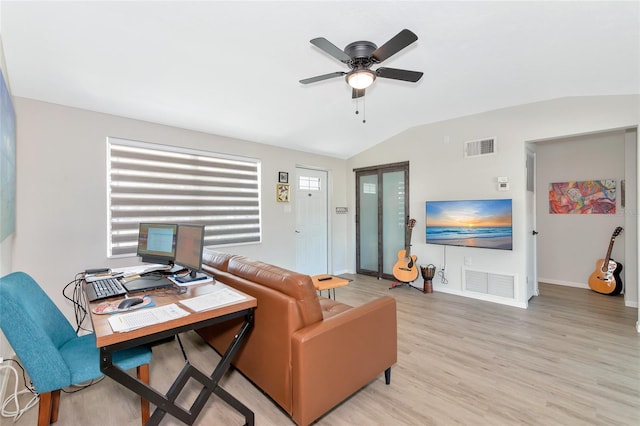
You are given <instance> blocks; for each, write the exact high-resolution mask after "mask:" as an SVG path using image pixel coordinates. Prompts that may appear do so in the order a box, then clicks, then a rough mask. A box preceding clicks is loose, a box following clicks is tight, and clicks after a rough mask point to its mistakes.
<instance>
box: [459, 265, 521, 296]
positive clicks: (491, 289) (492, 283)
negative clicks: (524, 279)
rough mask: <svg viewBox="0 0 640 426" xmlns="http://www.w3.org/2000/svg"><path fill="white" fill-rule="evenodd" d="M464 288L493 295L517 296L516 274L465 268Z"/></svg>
mask: <svg viewBox="0 0 640 426" xmlns="http://www.w3.org/2000/svg"><path fill="white" fill-rule="evenodd" d="M464 290H465V291H472V292H474V293H482V294H487V295H491V296H498V297H506V298H508V299H514V298H515V276H514V275H507V274H494V273H491V272H483V271H474V270H471V269H466V270H464Z"/></svg>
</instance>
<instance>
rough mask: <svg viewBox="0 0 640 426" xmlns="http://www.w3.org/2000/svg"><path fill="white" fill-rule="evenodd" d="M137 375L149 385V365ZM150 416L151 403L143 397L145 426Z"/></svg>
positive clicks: (142, 405) (143, 366)
mask: <svg viewBox="0 0 640 426" xmlns="http://www.w3.org/2000/svg"><path fill="white" fill-rule="evenodd" d="M136 373H137V375H138V379H140V381H141V382H143V383H145V384H147V385H148V384H149V364H144V365H140V366H138V368H136ZM150 415H151V412H150V410H149V401H148V400H146V399H144V398H142V397H141V398H140V417H141V418H142V424H143V425H145V424H146V423H147V421H148V420H149V417H150ZM38 426H39V425H38Z"/></svg>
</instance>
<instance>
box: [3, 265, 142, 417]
mask: <svg viewBox="0 0 640 426" xmlns="http://www.w3.org/2000/svg"><path fill="white" fill-rule="evenodd" d="M0 328H2V331H3V333H4V334H5V336H6V337H7V339H8V340H9V343H10V344H11V347H12V348H13V350H14V351H15V352H16V355H17V356H18V358H19V359H20V361H21V363H22V364H23V365H24V368H25V370H26V371H27V373H28V374H29V377H30V379H31V382H32V383H33V386H34V387H35V389H36V391H37V392H38V394H39V395H40V402H39V411H38V425H39V426H40V425H48V424H50V423H55V422H56V421H57V419H58V407H59V403H60V390H61V389H62V388H64V387H67V386H70V385H73V384H78V383H82V382H86V381H89V380H92V379H97V378H99V377H102V372H101V371H100V358H99V357H100V352H99V349H98V348H97V347H96V340H95V336H94V334H87V335H84V336H77V335H76V332H75V331H74V329H73V327H72V326H71V324H69V321H67V319H66V318H65V317H64V315H63V314H62V312H60V310H59V309H58V308H57V307H56V305H55V304H54V303H53V301H52V300H51V299H50V298H49V297H48V296H47V294H46V293H45V292H44V291H43V290H42V288H40V286H39V285H38V284H37V283H36V282H35V281H34V280H33V278H31V277H30V276H29V275H27V274H25V273H24V272H14V273H12V274H9V275H6V276H4V277H2V278H0ZM113 360H114V362H115V363H116V364H118V365H119V366H120V367H121V368H123V369H125V370H128V369H131V368H134V367H136V369H137V375H138V378H139V379H140V380H141V381H143V382H145V383H149V362H150V361H151V350H150V349H149V348H148V347H146V346H141V347H137V348H132V349H127V350H123V351H120V352H116V353H115V354H114V355H113ZM141 410H142V423H143V424H144V423H146V421H147V420H148V419H149V402H148V401H146V400H141Z"/></svg>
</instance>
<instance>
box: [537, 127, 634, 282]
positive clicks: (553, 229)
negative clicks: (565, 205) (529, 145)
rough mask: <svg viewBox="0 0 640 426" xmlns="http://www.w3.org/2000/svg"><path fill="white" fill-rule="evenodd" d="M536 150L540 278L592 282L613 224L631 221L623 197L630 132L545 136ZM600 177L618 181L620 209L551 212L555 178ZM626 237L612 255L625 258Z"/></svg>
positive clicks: (617, 242) (614, 247)
mask: <svg viewBox="0 0 640 426" xmlns="http://www.w3.org/2000/svg"><path fill="white" fill-rule="evenodd" d="M536 153H537V185H536V187H537V188H538V191H537V194H536V196H537V200H536V207H537V209H536V210H537V230H538V232H539V235H538V277H539V281H541V282H547V283H551V284H563V285H569V286H573V287H582V288H589V286H588V284H587V283H588V279H589V275H590V274H591V273H592V272H593V271H594V270H595V265H596V261H597V260H598V259H602V258H604V257H605V255H606V252H607V248H608V247H609V241H610V238H611V234H612V232H613V230H614V229H615V228H616V226H622V227H623V228H625V227H626V226H625V223H624V222H625V209H624V208H622V206H621V203H620V201H621V200H620V197H621V188H620V182H621V180H622V179H624V174H625V132H624V131H616V132H610V133H603V134H595V135H585V136H577V137H572V138H565V139H556V140H554V141H550V142H539V143H537V147H536ZM597 179H613V180H615V181H616V183H617V185H618V186H617V189H618V191H617V197H616V214H611V215H608V214H607V215H605V214H597V215H579V214H578V215H576V214H550V213H549V198H548V195H549V194H548V189H549V184H550V183H552V182H566V181H582V180H597ZM626 237H627V236H626V232H623V233H622V234H621V235H620V236H619V237H617V238H616V242H615V244H614V246H613V251H612V257H613V258H614V259H616V260H618V261H619V262H621V263H622V262H624V259H625V239H626ZM630 237H633V236H630ZM623 265H625V263H623ZM625 272H626V268H624V269H623V270H622V274H621V276H622V278H623V281H626V280H625V279H624V273H625ZM633 284H634V285H635V283H633Z"/></svg>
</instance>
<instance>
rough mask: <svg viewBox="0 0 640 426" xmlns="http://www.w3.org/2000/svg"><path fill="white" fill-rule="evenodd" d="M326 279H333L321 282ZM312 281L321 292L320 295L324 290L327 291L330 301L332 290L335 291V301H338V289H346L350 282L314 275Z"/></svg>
mask: <svg viewBox="0 0 640 426" xmlns="http://www.w3.org/2000/svg"><path fill="white" fill-rule="evenodd" d="M326 277H331V279H328V280H320V278H326ZM311 281H313V286H314V287H315V288H316V290H318V291H319V292H320V295H322V290H327V293H329V299H331V290H333V300H336V288H338V287H344V286H346V285H348V284H349V280H345V279H344V278H339V277H334V276H331V275H327V274H322V275H314V276H312V277H311Z"/></svg>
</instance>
